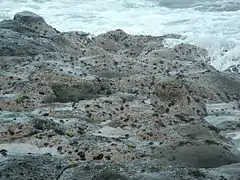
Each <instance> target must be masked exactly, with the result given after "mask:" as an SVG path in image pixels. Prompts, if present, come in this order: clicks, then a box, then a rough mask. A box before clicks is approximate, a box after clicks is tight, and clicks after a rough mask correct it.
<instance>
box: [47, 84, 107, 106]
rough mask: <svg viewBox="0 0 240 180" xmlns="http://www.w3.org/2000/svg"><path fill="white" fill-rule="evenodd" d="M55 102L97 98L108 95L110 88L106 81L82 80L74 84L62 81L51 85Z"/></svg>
mask: <svg viewBox="0 0 240 180" xmlns="http://www.w3.org/2000/svg"><path fill="white" fill-rule="evenodd" d="M52 90H53V92H54V94H55V95H56V100H55V101H57V102H73V101H74V102H76V101H80V100H87V99H93V98H97V97H99V96H100V95H110V94H111V89H110V88H109V86H108V84H107V83H106V82H104V81H103V82H101V80H100V81H98V80H95V81H84V80H83V81H82V82H79V83H76V84H75V85H71V84H66V83H65V84H64V82H62V83H59V84H54V85H52Z"/></svg>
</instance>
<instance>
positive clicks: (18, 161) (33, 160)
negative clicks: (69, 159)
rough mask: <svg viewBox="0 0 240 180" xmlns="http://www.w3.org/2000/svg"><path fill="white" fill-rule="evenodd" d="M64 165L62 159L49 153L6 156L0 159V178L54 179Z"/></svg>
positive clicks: (3, 179) (12, 179)
mask: <svg viewBox="0 0 240 180" xmlns="http://www.w3.org/2000/svg"><path fill="white" fill-rule="evenodd" d="M65 166H66V165H65V163H64V161H62V160H61V159H58V158H55V157H52V156H51V155H24V156H12V157H11V156H8V157H7V158H6V159H4V160H1V161H0V179H1V180H6V179H8V180H16V179H19V180H26V179H36V180H43V179H52V180H55V179H57V178H58V176H60V175H61V173H62V171H63V170H64V168H65Z"/></svg>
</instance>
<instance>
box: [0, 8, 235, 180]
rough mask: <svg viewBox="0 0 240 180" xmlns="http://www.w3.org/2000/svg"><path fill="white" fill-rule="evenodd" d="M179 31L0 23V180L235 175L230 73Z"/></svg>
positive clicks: (32, 17) (36, 20) (31, 19)
mask: <svg viewBox="0 0 240 180" xmlns="http://www.w3.org/2000/svg"><path fill="white" fill-rule="evenodd" d="M168 38H173V39H179V38H181V35H176V34H167V35H163V36H140V35H130V34H127V33H126V32H124V31H123V30H120V29H118V30H114V31H109V32H106V33H104V34H100V35H97V36H92V35H90V34H88V33H85V32H80V31H79V32H59V31H58V30H56V29H54V28H52V27H51V26H50V25H48V24H47V23H46V22H45V20H44V19H43V18H42V17H41V16H39V15H37V14H34V13H32V12H28V11H25V12H19V13H17V14H16V15H15V16H14V18H13V20H4V21H1V22H0V84H1V86H0V110H1V111H0V179H1V180H33V179H34V180H45V179H46V180H51V179H52V180H69V179H71V180H195V179H200V180H215V179H217V180H220V179H222V180H239V179H240V173H239V168H240V140H239V139H240V133H239V134H238V132H240V104H239V103H240V76H239V74H237V73H235V72H229V71H226V72H219V71H218V70H216V69H215V68H214V67H212V66H211V65H209V57H208V52H207V51H206V50H205V49H202V48H199V47H196V46H193V45H189V44H180V45H177V46H174V47H173V48H167V47H164V40H166V39H168Z"/></svg>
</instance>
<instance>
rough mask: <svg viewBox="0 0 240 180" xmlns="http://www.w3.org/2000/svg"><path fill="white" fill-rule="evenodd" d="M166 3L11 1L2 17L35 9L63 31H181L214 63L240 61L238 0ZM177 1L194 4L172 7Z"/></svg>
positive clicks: (4, 6)
mask: <svg viewBox="0 0 240 180" xmlns="http://www.w3.org/2000/svg"><path fill="white" fill-rule="evenodd" d="M66 2H67V3H66ZM157 2H158V3H159V2H160V3H162V4H164V2H165V4H164V5H165V6H167V7H159V6H157ZM164 2H162V1H154V0H148V1H147V0H131V1H130V0H105V1H102V0H69V1H66V0H52V1H48V0H18V1H17V2H16V0H8V1H1V2H0V7H1V13H0V19H7V18H12V17H13V15H14V14H15V13H16V12H19V11H23V10H30V11H33V12H36V13H38V14H40V15H42V16H43V17H44V18H45V19H46V21H47V22H48V23H49V24H51V25H52V26H54V27H56V28H57V29H59V30H60V31H69V30H80V31H86V32H90V33H92V34H99V33H102V32H105V31H108V30H112V29H117V28H121V29H123V30H125V31H126V32H128V33H132V34H151V35H162V34H168V33H177V34H181V35H184V36H186V37H187V38H186V39H185V40H184V42H186V43H191V44H195V45H199V46H201V47H203V48H206V49H208V51H209V53H210V56H211V57H212V65H214V66H215V67H216V68H218V69H219V70H225V69H226V68H228V67H229V66H231V65H234V64H238V63H240V55H239V52H240V31H239V29H240V22H239V17H240V11H239V10H238V8H239V7H240V5H239V4H237V2H236V1H234V0H221V1H212V0H208V1H207V0H204V1H203V0H191V3H189V4H185V5H183V4H182V3H184V2H185V1H183V0H168V1H167V3H166V1H164ZM174 3H175V4H174ZM196 3H197V4H196ZM173 4H174V5H175V6H176V7H189V8H168V6H170V5H173ZM195 4H196V5H195ZM194 5H195V6H194ZM195 9H198V10H199V9H200V10H203V11H197V10H195ZM222 10H225V11H222ZM231 10H232V11H231ZM175 43H178V42H175Z"/></svg>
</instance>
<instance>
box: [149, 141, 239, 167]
mask: <svg viewBox="0 0 240 180" xmlns="http://www.w3.org/2000/svg"><path fill="white" fill-rule="evenodd" d="M154 157H155V158H157V157H158V158H161V157H162V158H163V159H167V160H168V161H170V162H171V161H172V162H175V163H178V164H180V165H183V166H188V167H194V168H215V167H220V166H223V165H229V164H232V163H236V162H239V161H240V157H239V153H238V154H234V153H233V152H231V150H229V149H227V148H225V147H224V146H223V145H216V144H203V143H186V144H183V145H180V146H176V145H174V146H172V147H171V146H170V147H168V146H166V147H162V148H159V149H157V150H156V154H155V155H154Z"/></svg>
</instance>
